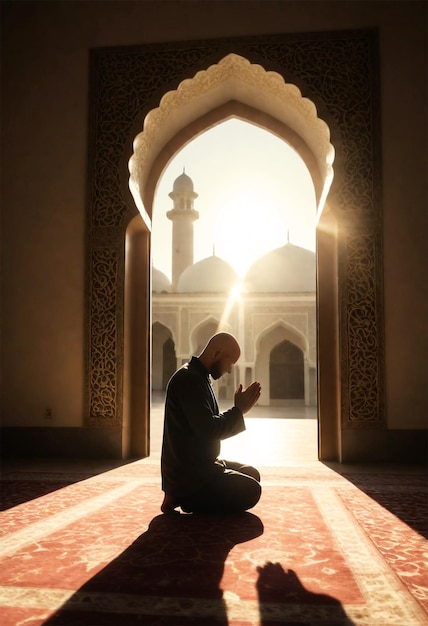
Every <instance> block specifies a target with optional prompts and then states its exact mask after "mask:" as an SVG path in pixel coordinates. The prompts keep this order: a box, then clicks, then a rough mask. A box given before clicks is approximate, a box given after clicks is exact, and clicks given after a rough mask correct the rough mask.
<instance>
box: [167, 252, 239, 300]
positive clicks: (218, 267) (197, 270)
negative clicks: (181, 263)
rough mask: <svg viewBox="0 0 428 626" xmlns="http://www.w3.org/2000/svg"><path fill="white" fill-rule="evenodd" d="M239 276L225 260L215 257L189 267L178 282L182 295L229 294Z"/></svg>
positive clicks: (178, 289) (178, 288)
mask: <svg viewBox="0 0 428 626" xmlns="http://www.w3.org/2000/svg"><path fill="white" fill-rule="evenodd" d="M237 281H238V274H237V273H236V272H235V270H234V269H233V267H232V266H231V265H229V263H227V262H226V261H224V260H223V259H220V258H219V257H217V256H215V255H213V256H211V257H207V258H206V259H202V261H198V263H195V264H194V265H191V266H189V267H187V268H186V269H185V270H184V272H183V273H182V275H181V276H180V278H179V280H178V286H177V291H178V292H180V293H201V292H202V293H203V292H209V293H228V292H229V291H230V290H231V289H232V287H233V286H234V285H235V283H236V282H237Z"/></svg>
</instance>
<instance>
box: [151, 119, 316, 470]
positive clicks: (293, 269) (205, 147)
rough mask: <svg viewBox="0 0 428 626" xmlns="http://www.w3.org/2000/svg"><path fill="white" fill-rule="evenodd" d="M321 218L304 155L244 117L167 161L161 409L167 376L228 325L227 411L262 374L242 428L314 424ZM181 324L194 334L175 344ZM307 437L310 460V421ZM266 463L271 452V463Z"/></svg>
mask: <svg viewBox="0 0 428 626" xmlns="http://www.w3.org/2000/svg"><path fill="white" fill-rule="evenodd" d="M190 175H191V176H190ZM315 217H316V200H315V191H314V188H313V183H312V180H311V177H310V174H309V172H308V170H307V168H306V166H305V164H304V162H303V161H302V159H301V158H300V157H299V155H298V154H297V153H296V152H295V151H294V150H293V149H292V148H290V146H289V145H288V144H286V143H285V142H284V140H283V139H280V138H278V137H277V136H274V135H272V133H270V132H269V131H266V130H264V129H261V128H259V127H256V126H254V125H252V124H249V123H248V122H245V121H242V120H239V119H236V118H231V119H228V120H227V121H224V122H220V123H219V124H217V125H215V126H214V127H213V128H211V129H209V130H208V131H206V132H204V133H202V134H201V135H199V136H198V137H196V138H193V139H192V140H191V141H190V142H189V143H188V144H186V146H185V147H183V148H181V149H180V150H179V151H178V152H177V153H176V154H175V155H174V156H173V157H172V158H171V160H170V162H169V163H168V165H167V167H166V168H165V170H164V172H163V173H162V175H161V177H160V179H159V182H158V185H157V191H156V195H155V198H154V202H153V216H152V233H151V239H152V405H153V408H154V413H155V414H156V415H157V416H160V415H161V412H162V411H161V407H159V406H158V404H159V403H163V400H164V394H165V390H166V385H167V382H168V380H169V377H170V375H172V373H173V372H174V371H175V369H177V368H178V367H180V365H181V364H182V363H183V362H185V361H187V360H189V359H190V357H191V356H192V355H193V354H199V353H200V352H201V351H202V349H203V347H204V345H205V344H206V342H207V341H208V339H209V337H210V336H211V335H212V334H214V333H215V332H217V331H218V330H228V331H229V332H232V334H234V335H235V336H236V337H237V338H238V339H239V342H240V344H241V358H240V361H239V362H238V364H237V365H236V366H235V368H234V370H235V371H234V372H233V374H232V375H226V376H223V377H222V378H221V379H220V380H218V381H216V382H215V383H214V387H215V389H216V392H217V397H218V400H219V402H220V405H221V409H227V408H229V407H230V405H231V403H233V394H234V391H235V389H236V387H237V386H238V384H239V383H241V382H242V384H243V385H247V384H249V383H250V382H251V381H252V380H254V379H255V378H257V379H258V380H260V381H261V382H262V397H261V399H260V401H259V403H258V404H259V406H257V407H255V408H254V409H253V410H252V411H251V412H250V413H249V414H248V416H247V417H248V419H249V420H250V421H249V422H248V425H247V429H249V430H250V431H251V430H252V428H253V426H254V421H255V420H254V419H253V418H255V419H257V418H260V417H261V416H263V419H264V420H265V422H266V421H267V420H269V419H274V420H275V421H274V423H273V424H272V425H271V427H270V432H271V434H272V436H273V437H275V434H274V430H275V428H274V426H275V425H276V426H277V427H279V419H280V418H282V419H287V420H289V425H288V426H289V428H290V427H291V424H293V425H294V428H295V429H298V430H301V429H302V428H304V427H305V425H304V424H303V422H302V420H303V419H305V420H308V419H312V420H316V419H317V391H316V279H315V274H316V272H315V270H316V256H315ZM186 219H187V222H188V223H187V224H186ZM298 243H300V244H301V245H298ZM277 257H278V258H277ZM278 263H280V264H281V266H278ZM177 268H179V269H178V271H177ZM207 313H208V314H209V315H210V316H213V318H207ZM183 329H185V331H184V332H186V333H187V334H188V337H181V339H180V333H181V332H183ZM174 337H176V338H177V345H176V344H175V340H174ZM176 348H177V350H176ZM172 352H173V353H174V354H173V356H172V358H171V355H172ZM174 356H175V366H174V361H173V359H174ZM276 407H282V411H279V410H273V409H274V408H276ZM265 426H266V423H265ZM155 427H156V428H157V429H159V428H161V424H157V423H156V424H155ZM291 438H292V439H293V440H294V441H295V440H296V437H291ZM304 439H305V441H306V446H305V447H307V441H308V439H311V441H312V448H313V460H315V459H316V458H317V429H316V427H315V426H313V425H312V426H311V434H310V436H309V434H308V432H307V431H305V437H304ZM156 440H157V441H159V437H157V438H156ZM284 441H290V435H289V436H288V437H287V438H286V439H285V440H284ZM293 453H294V451H293ZM287 456H289V455H288V454H287V450H286V449H285V447H284V451H283V457H284V459H285V458H287ZM295 456H296V454H295ZM271 461H272V458H271V457H269V454H268V453H267V458H266V461H265V464H267V463H268V462H271ZM277 461H278V457H277Z"/></svg>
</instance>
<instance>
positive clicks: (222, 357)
mask: <svg viewBox="0 0 428 626" xmlns="http://www.w3.org/2000/svg"><path fill="white" fill-rule="evenodd" d="M240 355H241V349H240V347H239V344H238V342H237V340H236V339H235V337H234V336H233V335H231V334H230V333H226V332H220V333H216V334H215V335H213V336H212V337H211V339H210V340H209V341H208V343H207V345H206V346H205V348H204V349H203V351H202V353H201V354H200V355H199V360H200V361H201V363H202V364H203V365H204V366H205V367H206V368H207V370H208V372H209V373H210V374H211V376H212V377H213V378H214V379H217V378H220V376H222V375H223V374H226V372H227V373H230V372H231V370H232V365H234V364H235V363H236V361H237V360H238V359H239V357H240Z"/></svg>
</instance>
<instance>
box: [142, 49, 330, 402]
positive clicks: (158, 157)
mask: <svg viewBox="0 0 428 626" xmlns="http://www.w3.org/2000/svg"><path fill="white" fill-rule="evenodd" d="M242 64H244V65H245V67H246V70H248V61H246V60H245V59H243V58H242V57H238V56H237V55H234V54H231V55H228V56H227V57H225V58H224V59H223V60H222V61H221V62H220V63H219V64H218V66H216V68H217V69H218V68H219V67H220V66H222V67H221V71H220V73H218V72H217V73H216V75H215V80H214V81H213V82H211V83H210V89H209V90H208V91H209V93H205V94H204V98H202V99H201V100H198V105H195V101H194V95H195V92H198V86H200V88H201V92H202V91H204V90H206V83H204V81H202V82H201V83H200V84H199V85H198V80H199V79H200V75H201V74H203V72H202V73H201V72H199V73H198V74H197V75H196V76H195V77H194V78H193V79H192V82H193V81H194V85H193V89H192V90H190V92H189V94H188V98H189V100H188V101H186V94H183V90H184V91H185V89H186V88H185V87H183V85H184V83H183V84H182V85H180V88H179V90H180V97H178V98H177V102H176V108H175V109H174V115H173V116H171V115H170V112H171V108H174V106H172V105H173V104H174V103H173V100H174V93H175V92H170V93H169V94H168V100H166V99H163V100H162V102H161V106H160V107H159V109H156V110H155V111H152V112H151V113H150V115H149V116H148V117H147V118H146V123H145V130H144V131H143V132H142V133H140V135H138V136H137V137H136V139H135V141H134V155H133V157H132V159H131V161H130V172H131V177H130V189H131V192H132V193H133V196H134V199H135V202H136V204H137V206H138V208H139V210H140V213H141V214H142V215H143V216H144V215H146V216H147V215H149V216H150V217H152V216H153V218H154V217H155V213H154V212H153V205H154V197H155V192H156V188H157V185H158V181H159V179H160V176H161V174H162V172H163V171H164V169H165V167H166V165H167V164H168V163H169V162H170V161H171V158H172V156H173V155H174V154H176V153H177V152H178V151H179V150H180V148H181V147H182V146H184V145H186V144H187V143H189V142H191V141H192V140H193V139H194V138H195V137H197V136H199V135H201V134H202V133H204V132H205V131H207V130H208V129H211V128H213V127H214V126H216V125H218V124H220V123H221V122H223V121H224V120H229V119H231V118H237V119H240V120H243V121H245V122H247V123H250V124H255V125H256V126H258V127H259V128H263V129H264V130H265V131H270V132H271V133H273V134H274V135H275V136H276V137H279V138H281V139H282V140H283V141H285V142H286V143H287V144H288V145H289V146H291V147H292V148H293V149H294V150H295V151H296V153H298V154H299V156H300V158H302V160H303V161H304V163H305V165H306V167H307V168H308V171H309V173H310V177H311V181H312V184H313V189H314V194H315V201H316V207H317V210H318V218H319V217H320V214H321V210H322V207H323V205H324V199H325V196H326V194H327V191H328V188H329V185H330V183H331V172H332V170H331V161H332V147H331V145H330V143H329V141H328V128H327V127H326V125H325V124H324V123H323V122H321V120H318V118H317V117H316V111H315V108H314V107H309V108H308V106H307V102H308V101H307V100H305V99H301V100H298V99H297V100H296V98H295V96H296V88H295V87H294V86H290V85H286V84H285V83H284V84H283V87H284V90H283V93H282V94H281V97H282V99H283V104H284V103H285V102H287V106H284V107H283V108H282V110H281V113H280V114H278V109H277V110H276V111H275V113H276V115H271V113H273V111H271V112H270V113H268V112H267V110H266V109H268V108H269V106H270V104H272V99H271V97H270V96H271V95H272V94H270V93H269V91H270V89H269V85H267V84H266V80H264V79H265V78H266V76H264V78H263V81H262V83H263V102H261V101H260V98H259V97H258V96H257V95H256V94H257V93H260V86H261V83H260V77H261V75H260V72H262V73H263V74H264V70H262V68H260V66H257V68H256V67H255V68H254V73H253V75H252V76H251V80H252V81H253V83H254V84H253V85H252V87H254V89H250V92H252V93H249V92H247V93H246V94H245V95H244V94H242V93H240V94H239V95H240V100H238V99H235V98H236V97H237V95H238V92H239V91H240V88H239V84H240V83H241V77H242V72H241V71H240V69H242ZM211 69H212V68H208V70H207V73H209V72H210V70H211ZM270 74H272V73H270ZM216 81H217V82H216ZM268 82H269V81H268ZM188 83H189V81H186V86H188ZM277 87H278V84H277V82H276V81H275V85H274V88H273V91H272V93H273V92H275V93H276V95H277V94H278V89H277ZM231 88H232V93H231V92H230V89H231ZM290 88H291V90H292V95H293V98H292V101H293V102H292V106H293V107H294V111H293V115H291V116H290V98H289V96H290ZM297 91H298V90H297ZM183 95H184V96H185V97H184V98H183ZM214 96H215V97H214ZM232 96H234V97H232ZM219 97H220V102H219ZM211 98H212V100H211ZM304 100H305V102H304V103H303V101H304ZM166 101H167V102H168V107H165V108H163V107H162V103H163V102H166ZM213 103H215V104H216V106H214V108H213ZM254 105H257V106H254ZM198 107H199V110H198ZM189 117H190V118H191V121H190V122H189ZM281 117H282V119H281ZM305 120H306V121H308V120H310V124H307V125H305ZM291 122H292V123H291ZM150 124H152V127H150ZM146 126H147V128H146ZM308 129H309V130H308ZM156 130H158V131H159V132H158V133H156V132H155V131H156ZM148 131H150V132H148ZM183 176H187V174H186V173H185V172H184V171H183ZM174 191H175V190H174ZM287 243H288V244H289V243H290V241H289V240H288V242H287ZM153 250H154V248H153V245H152V251H153ZM212 256H213V257H215V251H213V255H212ZM184 273H185V272H183V274H184ZM153 280H154V279H153ZM314 291H316V290H315V289H314ZM152 292H153V290H152ZM271 293H272V289H270V290H269V291H266V292H265V293H264V294H263V297H264V298H265V304H266V305H268V306H270V307H272V305H273V303H272V299H271V297H270V295H271ZM178 296H179V297H181V296H180V294H178ZM152 297H153V296H152ZM244 297H246V298H247V301H248V300H249V299H250V298H249V296H248V294H245V296H244ZM161 299H162V302H163V306H164V307H166V309H168V306H170V305H171V302H170V300H171V294H168V293H164V294H162V297H161ZM188 299H189V289H187V290H184V297H183V298H182V300H183V302H184V301H188ZM223 299H224V298H223ZM220 300H221V299H220ZM303 300H304V298H303ZM240 302H242V298H236V301H235V302H234V303H232V305H231V309H230V315H229V319H226V320H225V321H223V323H224V324H225V325H226V326H227V325H228V326H229V327H228V328H226V329H228V330H231V332H233V316H234V317H235V318H238V319H239V318H240V316H242V306H240V305H239V303H240ZM274 304H275V306H276V307H277V308H278V307H279V308H280V307H281V303H278V302H277V301H276V302H275V303H274ZM299 304H300V305H302V302H300V303H299ZM306 304H307V302H306ZM221 306H222V303H221V301H219V298H218V297H217V298H216V297H215V295H213V294H210V295H209V297H208V299H207V303H206V309H205V311H204V312H203V313H202V314H201V312H199V314H198V315H196V316H195V315H194V314H195V311H194V310H192V311H189V312H188V314H187V320H184V321H183V320H182V323H181V324H177V323H175V327H174V323H172V324H170V325H168V324H164V326H165V327H166V328H169V330H170V332H171V336H172V337H173V342H174V347H175V352H176V362H177V366H179V365H180V364H181V363H182V362H184V361H185V360H187V358H188V357H189V355H190V354H192V353H195V351H196V350H195V349H196V348H197V342H195V334H194V333H192V328H194V327H198V328H199V331H200V329H201V328H203V327H205V324H206V323H207V322H209V320H211V322H210V323H211V325H212V326H213V329H214V330H217V329H218V325H219V322H220V320H222V319H223V317H222V315H221V312H219V311H218V309H219V307H220V308H221ZM313 309H314V313H313V317H314V318H315V317H316V310H315V309H316V305H315V304H314V307H313ZM153 311H154V309H153V308H152V316H153V319H152V323H156V322H157V321H159V322H161V320H157V319H155V316H154V312H153ZM169 313H171V309H169ZM196 313H197V312H196ZM192 315H193V316H194V317H193V324H191V323H190V321H189V320H191V319H192ZM161 323H162V322H161ZM271 323H272V322H271ZM285 326H286V327H287V333H288V335H287V337H286V338H283V339H282V340H281V341H284V340H286V341H288V342H289V343H290V344H294V340H295V337H298V336H300V335H301V334H303V335H304V333H302V329H301V328H300V326H299V323H298V322H295V323H290V322H286V323H285ZM265 328H266V323H265V324H264V327H263V328H259V330H258V335H257V336H258V337H259V338H260V337H261V336H262V335H263V332H264V329H265ZM210 334H212V333H210ZM315 336H316V333H315ZM238 340H239V341H240V343H241V345H244V347H245V349H246V353H245V354H246V355H245V360H244V362H243V363H242V365H238V367H237V368H236V372H234V374H233V378H234V380H232V381H226V384H225V385H224V386H223V387H222V389H220V390H219V397H220V399H225V400H227V399H230V398H233V390H234V383H236V381H237V380H238V381H240V382H241V381H242V382H244V381H245V382H247V381H248V380H249V379H251V378H254V377H255V378H259V377H258V376H257V373H258V372H257V369H259V370H260V368H262V366H263V363H262V360H260V359H259V360H258V361H257V356H258V355H257V351H256V349H255V346H251V345H249V346H247V344H248V342H247V341H246V337H245V336H244V337H241V336H239V333H238ZM303 343H304V342H303ZM307 343H308V342H307ZM307 343H306V345H304V346H303V347H302V346H299V347H298V349H299V350H301V351H302V354H303V353H304V354H305V356H306V357H307V356H308V345H307ZM315 343H316V341H315ZM247 348H248V349H247ZM153 351H154V348H153ZM158 353H159V352H158ZM162 353H163V348H162ZM303 361H304V368H306V366H307V365H308V363H307V361H308V359H307V358H306V359H305V358H304V359H303ZM313 361H314V362H313V363H312V364H311V363H309V369H308V371H307V372H306V371H305V373H304V387H306V389H305V392H304V402H306V401H307V400H312V401H313V400H314V398H315V404H316V382H315V381H316V356H315V359H314V360H313ZM310 366H312V370H313V371H312V373H311V371H310V369H311V368H310ZM264 370H265V371H267V374H265V377H267V379H268V381H269V379H270V373H271V369H270V367H269V359H268V361H267V366H266V367H264ZM163 372H164V367H163V365H162V385H163V384H164V377H163ZM262 373H263V370H262ZM252 374H254V376H252ZM156 379H157V380H158V382H159V380H160V378H159V376H158V375H156ZM311 385H312V387H313V388H314V389H315V393H314V389H312V390H311ZM265 387H266V389H267V390H270V382H269V383H268V384H267V385H266V386H265ZM270 395H271V394H270V393H269V394H268V402H267V403H266V406H270V405H271V402H270ZM274 395H275V394H274ZM278 399H280V398H273V400H274V401H275V400H278Z"/></svg>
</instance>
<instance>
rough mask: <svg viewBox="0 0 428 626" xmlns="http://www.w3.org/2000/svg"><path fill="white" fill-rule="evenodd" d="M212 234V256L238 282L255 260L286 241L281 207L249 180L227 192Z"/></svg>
mask: <svg viewBox="0 0 428 626" xmlns="http://www.w3.org/2000/svg"><path fill="white" fill-rule="evenodd" d="M276 202H278V200H277V199H276ZM214 231H215V232H214V242H215V253H216V255H217V256H219V257H221V258H223V259H225V260H226V261H228V262H229V263H230V264H231V265H232V266H233V267H234V268H235V270H236V271H237V273H238V274H239V276H240V277H241V278H242V277H243V276H244V275H245V273H246V271H247V270H248V268H249V267H250V265H251V264H252V263H253V262H254V261H255V259H256V258H258V257H260V256H262V255H263V254H264V253H265V252H268V251H269V250H272V249H273V248H278V247H280V246H282V245H284V244H285V243H286V241H287V224H286V223H285V220H284V216H283V215H281V207H279V206H277V205H276V204H275V198H269V197H267V192H266V188H265V187H263V186H262V185H260V184H258V183H257V182H255V181H251V180H250V181H248V180H242V181H239V182H238V183H236V184H235V185H234V187H233V188H230V189H229V190H228V196H227V199H226V200H225V201H224V203H223V205H222V209H221V211H220V212H219V215H218V218H217V221H216V223H215V229H214Z"/></svg>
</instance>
